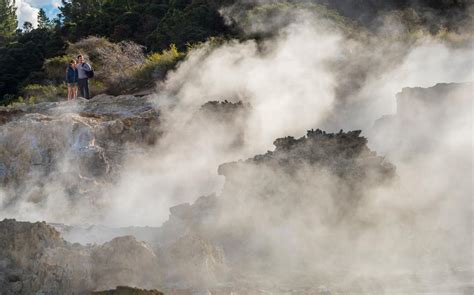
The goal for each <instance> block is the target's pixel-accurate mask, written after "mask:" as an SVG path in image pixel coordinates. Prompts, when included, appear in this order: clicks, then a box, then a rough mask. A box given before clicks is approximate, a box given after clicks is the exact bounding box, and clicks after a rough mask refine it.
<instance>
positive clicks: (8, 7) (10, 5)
mask: <svg viewBox="0 0 474 295" xmlns="http://www.w3.org/2000/svg"><path fill="white" fill-rule="evenodd" d="M17 26H18V20H17V17H16V7H15V1H14V0H13V1H10V0H0V45H1V44H2V43H4V42H5V41H6V40H7V39H8V38H9V37H12V36H13V35H14V34H15V31H16V28H17Z"/></svg>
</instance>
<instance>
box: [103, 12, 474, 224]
mask: <svg viewBox="0 0 474 295" xmlns="http://www.w3.org/2000/svg"><path fill="white" fill-rule="evenodd" d="M363 41H368V44H363V43H362V42H363ZM471 50H472V49H471V48H470V47H462V46H461V47H454V48H451V47H450V46H449V44H445V43H443V41H439V40H436V39H434V38H431V37H426V38H422V39H420V40H417V41H415V42H414V41H410V42H409V41H406V42H401V41H397V40H396V41H394V40H390V39H389V38H388V39H384V38H381V37H373V38H372V39H369V40H365V39H364V40H358V39H355V40H354V39H349V38H347V37H345V35H344V33H343V32H341V31H338V29H337V27H335V26H334V25H332V24H330V23H329V24H328V23H326V22H323V23H321V22H316V21H313V19H312V18H309V17H306V14H303V15H302V17H301V18H300V19H299V20H298V22H296V23H292V24H290V25H288V26H287V27H284V28H281V30H280V33H279V34H277V35H276V36H274V37H273V38H272V39H271V40H268V41H264V42H262V43H257V42H255V41H252V40H250V41H246V42H242V43H239V42H237V41H234V42H229V43H225V44H222V45H219V46H217V47H216V46H213V45H211V44H205V45H203V46H202V48H199V49H196V50H195V51H193V52H192V53H191V54H190V56H189V57H188V58H187V60H186V61H185V62H183V63H182V64H181V65H180V66H179V68H178V69H177V70H176V71H175V72H173V73H171V74H170V76H169V78H168V80H167V81H166V82H165V83H163V84H162V85H160V86H159V91H158V94H157V95H156V98H155V101H156V102H157V104H158V105H159V107H160V108H162V109H163V110H166V111H164V112H163V113H164V116H165V120H164V126H165V127H164V129H165V131H164V132H165V134H166V135H165V137H164V139H163V140H162V141H161V143H160V144H159V145H158V147H157V148H156V152H154V154H153V155H152V156H151V157H149V156H147V157H146V158H145V159H143V160H139V159H133V160H131V162H132V163H131V164H130V165H131V166H130V167H129V168H127V169H124V170H125V173H124V174H123V180H122V181H120V182H119V187H118V189H117V192H118V193H115V192H114V193H113V195H114V197H113V198H114V199H115V200H120V201H118V202H114V206H116V208H115V209H114V210H118V212H117V213H114V210H112V212H111V214H110V215H109V216H108V217H107V222H109V223H110V224H113V225H126V224H123V223H121V222H120V220H122V218H121V216H123V214H127V215H128V216H129V218H130V219H129V220H128V221H127V222H130V221H131V222H132V224H135V225H150V224H152V225H159V224H160V223H161V222H162V221H164V220H165V219H166V218H167V215H168V213H167V208H168V207H170V206H171V205H175V204H178V203H180V202H182V201H192V200H194V199H195V197H196V196H198V195H204V194H209V193H211V192H216V191H217V192H218V191H219V189H220V187H221V185H222V179H220V178H219V177H218V176H217V174H216V167H217V165H219V164H220V163H224V162H227V161H231V160H235V159H243V158H246V157H250V156H252V155H255V154H258V153H262V152H265V151H266V150H268V149H271V146H272V142H273V140H274V139H275V138H278V137H282V136H286V135H293V136H299V135H302V134H304V133H305V132H306V130H307V129H309V128H312V127H322V128H324V130H328V131H338V130H339V129H345V130H351V129H361V130H363V131H364V134H366V133H367V132H369V131H370V130H371V129H372V126H373V124H374V122H375V120H377V119H378V118H380V117H381V116H383V115H386V114H391V113H394V112H395V111H396V100H395V99H394V97H395V94H396V93H397V92H399V91H401V89H402V88H404V87H415V86H421V87H430V86H433V85H435V84H437V83H439V82H465V81H472V80H474V76H473V71H472V68H473V66H472V62H473V61H472V54H471V53H472V51H471ZM361 76H362V77H363V78H362V79H361V78H360V77H361ZM353 81H356V82H355V85H354V83H353ZM223 99H228V100H231V101H243V102H245V103H248V104H249V105H250V111H249V115H248V117H247V118H245V120H242V121H243V122H240V123H239V126H238V127H236V130H239V132H242V133H243V134H244V137H245V138H244V142H243V145H242V146H241V147H239V148H238V149H236V150H235V149H234V150H232V151H230V152H229V150H228V149H223V148H222V146H223V144H222V143H223V142H225V141H228V140H229V139H228V137H230V138H232V137H233V136H234V135H235V134H233V133H232V132H230V133H229V134H225V133H223V132H220V133H218V134H219V136H215V132H214V131H213V130H211V131H210V132H209V131H208V128H207V127H206V126H199V125H196V124H192V126H189V124H187V122H188V121H189V120H190V118H191V116H193V114H194V113H195V112H196V111H197V110H198V109H199V107H200V106H201V105H202V104H204V103H205V102H207V101H209V100H223ZM468 115H469V114H468ZM468 115H464V117H466V116H468ZM453 132H454V131H453ZM456 132H458V131H456ZM463 132H468V130H463ZM464 137H465V138H469V137H470V135H469V134H468V133H465V134H464ZM369 144H371V142H370V138H369ZM190 180H192V181H190ZM130 190H132V191H130ZM157 191H158V194H159V196H157ZM120 192H126V193H124V194H122V193H120ZM131 195H132V196H133V198H130V196H131ZM132 200H133V201H132ZM130 203H134V204H136V205H134V204H130ZM122 204H124V206H122ZM144 204H147V205H144ZM150 204H154V206H148V205H150ZM157 208H160V209H157ZM135 216H136V218H135ZM116 221H117V222H116Z"/></svg>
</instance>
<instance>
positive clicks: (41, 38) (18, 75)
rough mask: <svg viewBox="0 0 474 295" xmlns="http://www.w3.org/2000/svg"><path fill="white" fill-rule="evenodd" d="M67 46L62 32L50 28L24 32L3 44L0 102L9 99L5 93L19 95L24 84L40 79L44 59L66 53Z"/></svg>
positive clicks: (0, 68) (0, 55)
mask: <svg viewBox="0 0 474 295" xmlns="http://www.w3.org/2000/svg"><path fill="white" fill-rule="evenodd" d="M64 49H65V43H64V42H63V41H62V39H61V36H59V35H58V34H57V33H56V32H54V31H51V30H47V29H35V30H32V31H31V32H28V33H22V34H21V35H19V36H17V37H16V40H15V42H10V43H9V44H7V45H6V46H3V47H0V64H1V65H2V66H1V67H0V104H1V103H5V102H6V100H4V99H2V98H4V97H5V95H7V96H8V97H10V96H9V95H17V94H18V93H19V91H20V89H21V87H22V85H24V84H28V83H34V82H41V80H42V79H43V78H44V77H43V75H42V74H41V70H42V67H43V62H44V60H45V59H46V58H51V57H53V56H56V55H58V54H64Z"/></svg>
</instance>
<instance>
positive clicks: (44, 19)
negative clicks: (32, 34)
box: [38, 8, 53, 29]
mask: <svg viewBox="0 0 474 295" xmlns="http://www.w3.org/2000/svg"><path fill="white" fill-rule="evenodd" d="M52 26H53V23H52V22H51V20H50V19H49V18H48V16H47V15H46V11H44V9H43V8H41V9H40V10H39V12H38V28H39V29H51V28H52Z"/></svg>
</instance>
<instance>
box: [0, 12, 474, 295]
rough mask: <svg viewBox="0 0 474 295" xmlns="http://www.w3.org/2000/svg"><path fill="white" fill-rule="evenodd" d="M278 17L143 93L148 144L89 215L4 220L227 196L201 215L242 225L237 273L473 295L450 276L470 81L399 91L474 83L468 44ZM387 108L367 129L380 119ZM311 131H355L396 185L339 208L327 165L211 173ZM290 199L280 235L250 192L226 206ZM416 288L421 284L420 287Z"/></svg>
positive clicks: (275, 219) (164, 213) (468, 259)
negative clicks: (154, 123) (304, 199)
mask: <svg viewBox="0 0 474 295" xmlns="http://www.w3.org/2000/svg"><path fill="white" fill-rule="evenodd" d="M281 17H282V18H283V20H284V21H281V22H276V23H275V22H272V23H271V26H270V27H269V26H267V22H266V21H263V22H262V23H261V24H259V26H258V27H253V28H251V29H252V30H253V31H255V30H257V31H268V30H269V28H271V30H272V33H273V34H272V36H271V37H270V38H268V39H265V40H264V41H259V42H257V41H254V40H248V41H243V42H239V41H230V42H225V43H223V44H220V43H219V44H217V45H216V44H214V43H213V42H209V43H206V44H203V45H202V46H201V47H199V48H196V49H195V50H193V51H192V52H191V53H190V55H189V56H188V57H187V59H186V60H185V61H184V62H182V63H181V64H180V65H179V66H178V68H177V69H176V71H174V72H172V73H170V75H169V76H168V79H167V80H166V81H165V82H163V83H162V84H160V85H159V86H158V88H157V93H156V94H155V95H154V97H153V101H154V103H155V104H156V105H157V106H158V107H159V109H160V111H161V113H160V115H161V117H160V132H161V133H162V136H161V138H160V139H159V140H158V141H157V143H156V145H155V146H154V147H152V148H150V149H148V150H147V152H146V153H144V154H131V153H130V154H127V158H126V159H125V162H124V164H123V166H122V168H121V170H120V173H118V179H119V180H118V181H116V182H114V184H113V186H111V187H107V189H105V190H104V193H103V194H102V195H100V196H99V200H100V204H101V208H99V210H97V208H94V210H93V211H91V212H92V213H86V212H87V211H88V209H89V208H82V209H83V210H80V211H75V210H70V208H68V206H70V204H71V203H70V202H66V201H65V202H59V203H58V206H55V207H54V208H53V209H54V210H50V208H37V210H36V211H35V213H34V215H31V214H30V213H28V212H21V211H18V212H15V213H16V216H14V217H16V218H19V219H25V220H32V216H34V219H35V220H36V219H43V220H46V221H49V222H61V223H66V224H67V223H70V222H69V221H70V220H74V221H75V223H78V224H80V223H96V224H103V225H107V226H109V227H125V226H160V225H162V224H163V222H164V221H166V220H167V219H168V218H169V208H170V207H172V206H175V205H177V204H180V203H183V202H189V203H193V202H194V201H195V200H196V199H197V198H198V197H199V196H202V195H211V194H213V193H217V195H221V194H224V195H225V196H226V197H227V199H228V200H229V201H226V200H227V199H226V200H224V201H222V206H223V207H224V208H227V210H223V211H222V212H227V213H229V214H228V215H224V216H220V215H219V216H218V217H217V218H215V219H213V222H214V223H213V224H211V226H210V229H211V230H209V231H210V232H211V235H217V236H219V235H223V236H224V237H225V236H226V234H227V235H230V238H232V237H233V236H232V234H234V232H233V229H235V228H236V229H239V230H242V228H243V229H244V230H242V231H244V232H245V230H248V231H249V232H250V234H249V235H250V238H249V239H248V241H249V245H246V246H247V247H248V248H245V247H242V248H239V247H237V246H236V249H234V251H235V252H234V253H233V254H234V255H235V256H234V259H235V260H239V259H243V261H245V262H247V265H246V268H244V269H246V270H247V271H248V274H253V275H255V276H257V274H259V273H260V274H265V273H269V272H270V270H269V269H266V268H265V267H268V266H269V265H270V266H271V267H272V268H273V269H272V272H274V273H273V274H272V275H273V277H274V278H275V277H276V278H282V277H287V276H288V277H290V278H292V276H293V275H294V276H295V277H298V274H299V273H316V274H318V275H321V274H324V272H325V271H327V272H328V273H326V274H324V275H326V276H328V277H330V278H329V279H327V281H333V280H336V281H337V279H341V280H342V281H351V282H352V281H354V280H355V281H357V278H358V277H359V276H360V277H364V278H365V277H370V278H374V280H380V281H381V282H384V284H387V285H389V286H392V287H391V288H392V289H391V290H394V291H393V293H394V294H396V293H397V290H396V288H395V289H393V286H395V285H396V283H393V281H395V282H400V281H403V280H402V279H401V278H400V277H403V276H404V275H409V276H410V278H409V279H407V280H408V282H404V283H403V284H401V286H400V292H399V293H400V294H409V293H413V294H415V293H417V292H432V293H433V294H462V293H461V292H462V291H460V290H461V289H459V288H457V286H458V284H464V285H465V284H466V281H467V282H468V287H469V286H471V287H470V288H471V289H465V290H468V291H467V292H469V290H472V286H473V283H474V282H472V278H471V279H467V280H461V279H460V277H462V275H463V274H464V273H468V274H469V273H472V271H473V264H474V261H473V256H472V247H473V236H472V220H473V215H472V214H473V213H472V212H473V207H472V196H473V185H472V182H473V179H474V178H473V171H472V167H473V162H472V161H473V154H472V145H473V140H472V138H473V137H472V136H473V132H472V94H473V86H472V85H473V84H472V83H470V84H466V85H464V86H462V87H456V88H453V89H450V88H449V86H446V87H447V88H446V87H443V86H436V87H435V88H433V89H431V90H429V91H428V90H425V91H426V93H429V95H427V97H423V95H425V94H422V93H421V92H420V93H418V92H416V91H415V90H413V91H410V90H408V89H405V90H403V91H402V89H403V88H404V87H431V86H434V85H435V84H437V83H448V82H469V81H473V80H474V71H473V56H472V43H468V44H467V45H466V44H465V43H455V44H453V43H450V42H448V41H446V40H443V39H440V38H435V37H431V36H426V37H421V38H415V39H413V38H411V37H408V36H404V35H403V33H397V34H398V35H390V34H389V35H388V36H386V35H385V34H386V32H400V27H403V25H402V24H393V23H390V24H388V25H387V26H386V27H384V28H381V29H380V33H379V35H370V36H356V37H354V36H351V35H350V34H349V35H348V33H347V32H345V31H344V30H342V29H340V28H339V27H338V26H337V25H336V24H334V23H332V22H331V21H329V20H327V19H320V18H318V16H317V15H316V16H315V15H313V14H312V13H308V12H306V11H304V12H302V11H299V10H298V11H292V12H291V15H290V16H287V15H283V16H281ZM244 29H248V28H244ZM401 32H403V30H401ZM400 35H401V36H403V38H400ZM400 91H402V92H401V94H400V95H399V96H398V101H397V99H396V98H395V95H396V93H398V92H400ZM438 98H439V99H438ZM225 99H227V100H229V101H231V102H234V103H237V102H238V101H241V102H243V104H244V105H245V107H242V109H240V107H239V108H238V110H239V111H237V112H236V113H233V114H237V115H232V116H230V117H229V116H228V115H226V114H223V113H222V112H221V111H218V112H211V113H206V112H205V110H204V115H203V113H202V108H201V106H203V105H204V104H205V103H206V102H207V101H212V100H221V101H222V100H225ZM420 101H423V102H424V103H423V104H421V107H420V106H419V105H418V104H419V102H420ZM217 108H219V107H217ZM413 110H417V111H415V112H413ZM391 114H392V115H393V116H391V117H384V119H382V120H379V121H377V124H376V125H375V127H374V122H375V121H376V120H377V119H379V118H381V117H382V116H384V115H391ZM317 127H322V128H323V129H325V130H328V131H339V129H345V130H353V129H362V130H363V134H364V135H366V136H367V137H368V140H369V147H371V148H372V149H373V150H375V151H376V152H378V153H379V155H382V156H385V157H386V159H387V161H389V162H391V163H392V164H394V166H395V167H396V176H395V177H394V178H395V180H394V181H390V182H389V183H387V184H385V183H384V182H383V181H380V184H381V185H380V186H376V187H372V186H371V185H369V183H365V182H361V183H358V184H357V185H358V186H360V187H361V189H360V191H358V193H360V194H361V197H360V199H358V200H359V201H358V202H357V203H356V204H352V203H351V204H350V206H347V205H346V207H347V208H346V207H344V208H345V209H344V210H342V209H340V208H339V207H337V206H336V205H334V204H333V203H332V199H331V198H332V196H334V195H336V196H338V195H341V196H343V195H346V194H348V195H350V193H351V192H352V191H351V190H350V189H346V190H343V189H341V188H344V183H339V181H340V179H338V178H336V177H334V175H332V174H330V173H329V174H328V173H326V171H324V170H319V169H315V170H314V169H309V168H308V169H301V170H299V171H296V172H295V173H293V174H290V175H285V177H282V176H281V175H279V174H278V173H275V174H272V173H273V172H274V171H272V170H271V169H269V171H267V170H263V171H260V170H256V171H253V170H252V171H250V172H249V174H248V175H247V174H244V173H243V174H242V175H237V176H234V180H236V179H237V180H248V181H247V182H245V181H242V183H240V184H239V185H240V186H238V185H236V186H234V187H232V189H229V187H228V186H227V187H226V186H224V183H227V182H226V180H227V179H225V178H224V177H223V176H219V175H218V173H217V167H218V166H219V165H220V164H222V163H226V162H231V161H236V160H239V159H247V158H250V157H253V156H254V155H260V154H264V153H265V152H266V151H267V150H271V149H272V144H273V141H274V140H275V139H276V138H280V137H284V136H288V135H291V136H294V137H296V138H298V137H300V136H303V135H304V134H306V131H307V130H308V129H311V128H317ZM252 173H255V179H258V177H260V176H261V175H265V176H266V178H265V179H264V180H262V181H261V182H252V181H253V179H252V178H251V177H249V176H252V175H253V174H252ZM248 178H250V179H248ZM363 181H365V180H363ZM266 182H269V183H274V185H275V187H276V188H279V189H281V190H277V191H273V192H272V190H271V189H270V190H263V189H262V190H261V191H260V190H259V189H261V188H259V184H260V183H266ZM249 183H252V184H251V185H250V184H249ZM47 185H51V186H57V183H54V181H53V182H52V183H51V184H47ZM293 186H294V187H293ZM364 187H367V189H364ZM339 190H341V191H339ZM294 191H297V192H301V191H303V192H304V193H302V195H304V196H309V197H308V198H309V199H310V200H311V202H309V201H308V202H309V205H310V206H308V208H313V209H314V210H304V209H305V208H304V206H303V207H298V206H297V207H295V208H298V210H300V211H297V212H290V213H288V214H289V216H290V217H291V218H290V221H291V222H290V225H287V227H285V226H278V224H280V223H282V221H281V216H283V214H284V213H285V214H286V213H287V212H285V211H284V210H283V209H282V208H281V207H279V205H281V204H279V203H276V204H275V203H272V202H268V203H267V202H263V203H260V201H252V199H249V201H248V202H243V203H238V206H239V207H238V208H239V210H238V211H237V210H236V211H235V212H232V209H233V208H237V207H234V205H236V203H235V200H233V199H232V196H235V197H236V198H237V196H240V195H243V196H244V197H247V194H248V196H253V195H258V197H260V198H263V199H269V200H272V198H273V197H275V196H280V197H282V196H283V197H284V196H288V199H285V198H283V197H282V198H283V200H282V203H283V204H286V203H287V202H289V203H291V204H292V201H291V200H292V199H291V197H293V195H292V192H294ZM285 193H286V195H285ZM354 194H355V192H354ZM311 197H314V200H313V199H311ZM61 204H64V208H61ZM89 205H90V204H89ZM89 205H88V206H89ZM288 207H289V208H292V207H291V206H288ZM283 208H285V207H283ZM4 210H8V209H4ZM273 210H274V211H273ZM61 211H62V212H61ZM64 211H67V212H70V214H72V216H64ZM0 212H2V211H0ZM74 212H78V213H79V215H74V214H75V213H74ZM2 213H4V214H5V215H7V214H8V212H5V211H3V212H2ZM80 214H84V215H83V216H82V215H80ZM240 214H242V215H240ZM2 215H3V214H2ZM8 215H9V216H11V214H8ZM314 215H316V216H318V217H320V218H314ZM354 216H355V217H356V218H355V217H354ZM244 217H245V218H244ZM308 220H309V221H308ZM32 221H34V220H32ZM342 221H345V222H342ZM275 224H276V225H275ZM212 229H214V230H215V232H212ZM222 232H224V234H223V233H222ZM177 233H179V231H177ZM239 233H240V232H239ZM145 236H146V234H145ZM185 236H186V235H185ZM281 237H286V238H285V239H281ZM230 238H229V241H230V242H231V241H233V240H232V239H230ZM97 240H100V237H99V238H98V239H97ZM97 240H96V241H97ZM100 241H101V242H102V240H100ZM229 241H227V242H228V243H230V242H229ZM237 241H238V239H237ZM82 242H83V241H82ZM225 242H226V241H225V240H224V243H225ZM314 245H316V246H314ZM239 249H240V250H241V249H245V250H247V252H245V253H247V254H248V255H247V256H246V255H243V254H242V253H241V252H239ZM262 254H266V255H264V256H262ZM231 258H232V257H231ZM265 259H268V260H265ZM302 261H305V262H306V263H304V264H302V263H301V262H302ZM265 263H267V264H265ZM261 264H263V265H261ZM290 274H291V275H290ZM459 274H461V275H459ZM333 276H335V278H334V277H333ZM301 277H303V276H301ZM321 277H324V276H323V275H321ZM290 280H291V279H290ZM391 280H393V281H391ZM410 280H418V281H417V282H416V283H414V282H413V281H410ZM440 280H441V283H438V281H440ZM295 281H296V280H295ZM322 281H324V280H322ZM420 282H421V283H420ZM351 284H352V283H351ZM361 285H363V284H362V283H361ZM419 285H424V286H425V287H426V286H430V288H428V287H426V288H427V289H423V290H422V289H417V288H418V287H417V286H419ZM361 288H362V287H361ZM382 289H383V288H382ZM375 290H380V289H377V288H376V289H375ZM363 291H364V290H362V292H363ZM372 291H373V290H372Z"/></svg>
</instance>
